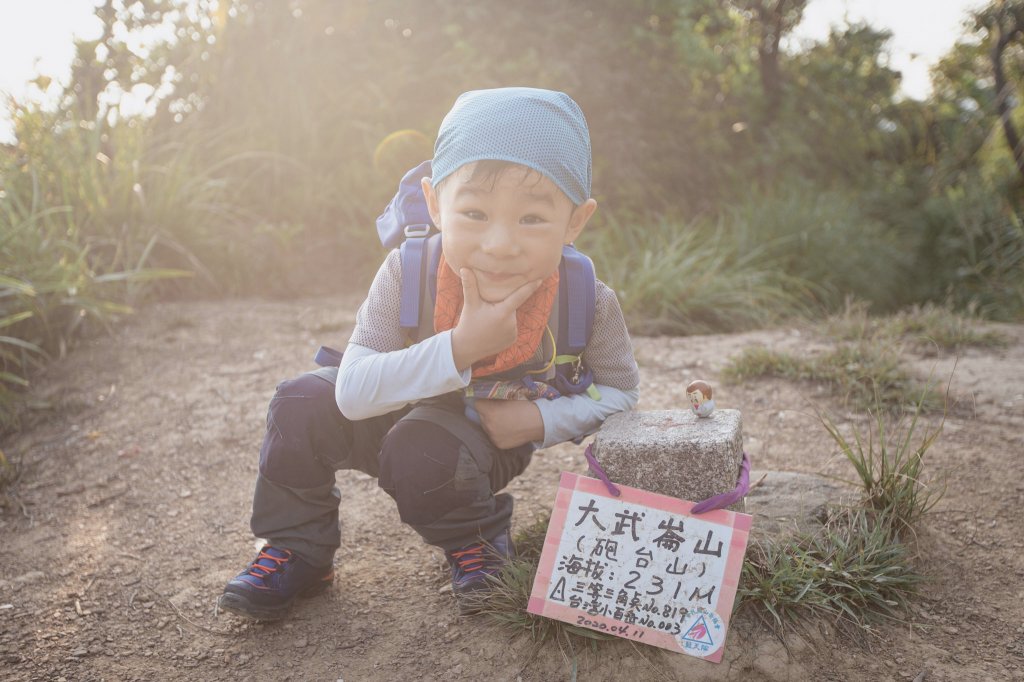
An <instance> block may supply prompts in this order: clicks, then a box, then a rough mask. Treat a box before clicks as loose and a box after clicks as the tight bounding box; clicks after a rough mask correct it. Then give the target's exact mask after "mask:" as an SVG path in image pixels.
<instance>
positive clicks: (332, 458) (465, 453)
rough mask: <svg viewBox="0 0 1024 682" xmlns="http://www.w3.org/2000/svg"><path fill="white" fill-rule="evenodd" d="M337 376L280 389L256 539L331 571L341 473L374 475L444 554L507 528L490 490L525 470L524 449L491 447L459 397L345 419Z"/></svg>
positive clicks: (256, 510)
mask: <svg viewBox="0 0 1024 682" xmlns="http://www.w3.org/2000/svg"><path fill="white" fill-rule="evenodd" d="M336 378H337V368H324V369H321V370H318V371H317V372H311V373H308V374H303V375H301V376H299V377H297V378H295V379H291V380H288V381H284V382H282V383H281V384H279V385H278V387H277V391H276V393H275V395H274V397H273V399H272V400H271V401H270V408H269V410H268V412H267V432H266V435H265V436H264V439H263V446H262V448H261V449H260V471H259V476H258V477H257V480H256V492H255V495H254V498H253V509H252V522H251V526H252V532H253V534H254V535H256V537H261V538H266V539H267V540H268V541H269V542H270V543H271V544H273V545H274V546H277V547H282V548H285V549H290V550H292V551H294V552H296V553H297V554H299V555H300V556H302V557H303V558H304V559H305V560H306V561H308V562H309V563H311V564H313V565H316V566H326V565H329V564H330V563H331V562H332V560H333V557H334V552H335V550H337V549H338V547H339V545H340V540H341V534H340V528H339V525H338V505H339V503H340V501H341V494H340V492H339V490H338V488H337V487H336V486H335V471H337V470H339V469H356V470H359V471H363V472H365V473H367V474H370V475H372V476H376V477H377V481H378V485H379V486H380V487H381V488H382V489H383V490H384V491H385V492H387V493H388V494H389V495H390V496H391V497H393V498H394V500H395V502H396V503H397V504H398V513H399V516H400V517H401V519H402V521H404V522H405V523H407V524H409V525H410V526H412V527H413V528H414V529H415V530H416V531H417V532H419V534H420V535H421V536H422V537H423V539H424V540H425V541H426V542H428V543H430V544H432V545H437V546H438V547H441V548H443V549H457V548H459V547H464V546H465V545H468V544H470V543H473V542H477V541H479V540H481V539H484V540H489V539H491V538H494V537H495V536H497V535H498V534H499V533H501V532H502V531H504V530H506V529H507V528H508V527H509V523H510V521H511V517H512V496H511V495H509V494H507V493H503V494H496V493H497V492H498V491H499V490H501V489H502V488H504V487H505V486H506V485H507V484H508V483H509V481H511V480H512V479H513V478H514V477H515V476H518V475H519V474H520V473H522V472H523V470H524V469H526V467H527V465H528V464H529V463H530V458H531V455H532V452H533V447H532V446H531V445H529V444H527V445H524V446H521V447H518V448H514V449H511V450H499V449H498V448H496V447H495V446H494V444H493V443H491V441H490V439H488V438H487V436H486V434H485V433H484V432H483V430H482V429H481V428H480V427H479V426H478V425H476V424H474V423H473V422H472V421H470V420H469V419H467V418H466V417H465V415H464V414H463V407H462V399H461V397H460V396H458V395H451V396H446V397H443V398H441V399H438V400H436V401H431V402H430V404H419V405H417V406H416V407H413V408H405V409H402V410H399V411H397V412H392V413H389V414H386V415H381V416H379V417H373V418H371V419H364V420H359V421H351V420H349V419H347V418H345V416H344V415H342V414H341V411H340V410H338V406H337V403H336V402H335V399H334V382H335V380H336Z"/></svg>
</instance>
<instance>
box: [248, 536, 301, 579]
mask: <svg viewBox="0 0 1024 682" xmlns="http://www.w3.org/2000/svg"><path fill="white" fill-rule="evenodd" d="M272 552H273V553H272ZM291 558H292V553H291V550H287V549H277V548H276V547H271V546H270V545H264V546H263V549H261V550H260V554H259V556H258V557H256V558H255V559H254V560H253V562H252V565H250V566H249V575H251V576H254V577H256V578H260V579H261V580H262V579H265V578H267V577H269V576H271V575H273V574H274V573H276V572H278V571H280V570H281V567H282V566H284V565H285V564H286V563H288V561H289V560H290V559H291Z"/></svg>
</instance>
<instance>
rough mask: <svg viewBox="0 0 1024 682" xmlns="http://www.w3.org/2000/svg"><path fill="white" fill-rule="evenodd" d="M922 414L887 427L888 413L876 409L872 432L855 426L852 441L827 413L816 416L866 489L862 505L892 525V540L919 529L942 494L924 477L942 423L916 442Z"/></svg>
mask: <svg viewBox="0 0 1024 682" xmlns="http://www.w3.org/2000/svg"><path fill="white" fill-rule="evenodd" d="M920 412H921V405H920V404H918V405H917V409H916V410H914V411H913V412H912V413H911V414H910V415H901V416H900V417H898V418H897V420H896V421H895V422H894V423H893V424H889V423H888V417H887V415H886V414H885V412H884V411H883V410H882V409H876V410H874V411H873V413H872V415H871V416H872V417H873V423H872V425H871V429H870V430H869V431H868V433H867V434H866V435H865V434H862V433H861V432H860V430H859V429H856V428H854V430H853V434H852V436H850V437H847V436H845V435H844V434H843V433H842V432H841V430H840V428H839V427H838V426H837V425H836V423H835V422H834V421H833V420H832V419H831V418H830V417H829V416H828V415H826V414H823V413H821V414H819V415H818V418H819V420H820V421H821V423H822V426H824V427H825V430H826V431H828V434H829V436H831V437H832V439H833V440H834V441H835V443H836V445H838V446H839V451H840V452H841V453H842V454H843V456H844V457H845V458H846V460H847V461H848V462H849V463H850V464H851V465H852V466H853V470H854V472H855V473H856V475H857V483H859V484H860V488H861V489H862V490H863V495H864V498H863V501H862V506H863V507H864V508H865V509H867V510H870V511H871V512H873V513H875V514H878V515H879V516H880V518H881V519H883V520H884V521H885V523H886V524H888V528H889V530H890V536H891V537H892V538H893V539H900V538H901V537H903V536H904V534H905V533H906V532H907V531H910V530H912V529H913V528H914V527H915V526H917V525H918V524H919V523H920V521H921V519H922V518H923V517H924V515H925V514H926V513H927V512H928V511H929V510H931V509H932V507H934V506H935V505H936V503H938V501H939V499H941V497H942V495H943V492H944V489H943V488H941V487H931V486H929V485H928V484H927V483H926V481H925V480H924V479H923V472H924V461H925V455H926V454H927V452H928V450H929V449H930V448H931V446H932V445H934V444H935V441H936V440H938V437H939V435H940V434H941V433H942V424H941V423H940V424H939V425H938V426H936V427H935V428H934V429H927V428H926V429H925V431H924V432H923V433H921V434H920V438H919V439H918V441H917V442H916V443H915V442H914V438H915V434H916V433H918V431H919V427H920V421H919V420H920Z"/></svg>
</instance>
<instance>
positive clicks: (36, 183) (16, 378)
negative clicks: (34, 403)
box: [0, 112, 190, 428]
mask: <svg viewBox="0 0 1024 682" xmlns="http://www.w3.org/2000/svg"><path fill="white" fill-rule="evenodd" d="M19 131H20V133H21V134H22V135H23V136H24V138H23V139H26V140H27V142H26V143H24V146H23V148H22V151H23V152H24V153H23V154H22V155H21V156H11V157H8V158H5V159H0V163H2V165H0V179H2V181H0V259H2V262H3V264H4V270H3V272H4V274H3V275H2V276H0V333H2V334H3V335H2V336H0V428H7V427H10V426H12V425H13V423H14V420H15V409H14V406H15V405H16V402H17V400H16V399H17V396H18V391H19V389H21V388H23V387H24V386H26V385H27V379H26V377H27V375H28V372H29V371H30V370H31V369H32V368H33V367H35V366H37V365H38V364H39V363H40V362H42V361H44V360H45V359H46V358H49V357H59V356H62V355H63V354H64V353H65V352H66V351H67V349H68V347H69V346H70V345H71V343H72V342H73V340H74V339H75V338H76V337H78V336H80V335H81V334H82V333H83V332H88V331H90V330H92V329H94V328H96V327H97V326H100V327H102V326H104V325H107V324H109V323H110V322H111V321H113V320H115V319H117V318H118V317H119V316H122V315H125V314H127V313H129V312H131V310H132V306H133V305H135V304H137V303H138V302H139V301H140V300H141V297H142V292H143V289H144V287H146V286H147V285H148V284H150V283H152V282H154V281H156V280H165V279H168V278H175V277H182V276H185V275H188V274H190V273H189V272H187V271H184V270H175V269H170V268H152V267H147V266H148V261H149V259H150V257H151V255H152V253H153V251H154V250H155V249H156V248H157V247H158V246H159V244H160V235H159V233H158V231H157V230H156V228H155V226H154V224H153V222H152V220H153V212H152V211H153V209H152V207H150V208H148V209H147V208H145V207H144V206H143V204H144V201H143V195H142V190H141V187H142V184H141V183H143V182H146V178H145V177H144V173H143V172H142V171H141V170H140V164H139V163H138V161H137V160H136V161H135V162H134V163H132V162H129V161H127V160H121V161H117V162H115V160H114V159H112V158H111V157H109V156H108V155H107V154H105V153H104V152H103V151H102V148H101V147H102V146H103V145H104V144H105V143H106V142H107V141H109V140H110V139H111V138H110V137H107V138H106V140H104V139H103V137H102V136H101V135H99V134H97V133H96V132H95V130H93V129H91V128H90V127H89V126H75V127H69V128H66V129H64V130H63V131H61V132H60V133H59V134H56V135H54V134H53V132H52V131H53V123H52V122H50V121H47V120H46V117H45V116H44V115H43V114H41V113H38V112H36V113H34V114H29V113H28V112H23V115H22V116H21V118H20V119H19ZM121 134H123V137H122V135H121ZM116 139H117V140H119V141H123V142H124V144H125V147H127V148H129V150H130V147H131V145H132V144H133V143H134V142H135V141H136V133H135V130H133V129H131V128H127V127H125V128H123V129H120V130H119V135H118V136H117V137H116ZM28 141H31V144H29V143H28ZM105 148H106V149H107V151H110V147H109V146H107V147H105ZM129 153H130V152H129ZM129 158H130V156H129ZM181 170H184V169H183V168H182V169H181ZM157 177H159V178H161V179H163V178H164V177H165V176H164V175H159V174H158V175H157ZM155 189H156V191H155V192H154V194H155V197H156V198H157V199H158V200H160V199H164V200H166V201H167V202H168V203H167V204H166V208H165V210H168V211H171V210H181V207H180V206H172V205H171V204H170V203H169V202H173V201H174V199H175V197H176V196H177V195H170V196H167V194H168V193H169V190H170V188H169V187H168V186H167V185H166V184H162V185H159V186H158V187H156V188H155Z"/></svg>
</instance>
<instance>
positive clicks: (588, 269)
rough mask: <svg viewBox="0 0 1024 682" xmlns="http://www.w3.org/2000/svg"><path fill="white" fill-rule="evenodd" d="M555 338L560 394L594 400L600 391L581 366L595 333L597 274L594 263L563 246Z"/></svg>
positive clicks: (571, 248) (556, 383) (568, 246)
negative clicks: (581, 395) (583, 354)
mask: <svg viewBox="0 0 1024 682" xmlns="http://www.w3.org/2000/svg"><path fill="white" fill-rule="evenodd" d="M558 267H559V273H558V305H559V313H558V340H557V343H556V346H555V347H556V349H557V350H556V354H555V373H556V377H555V386H556V387H557V388H558V389H559V390H560V391H561V392H562V393H563V394H565V393H569V394H576V393H583V392H586V394H587V395H589V396H590V397H591V398H593V399H594V400H600V399H601V394H600V392H598V390H597V389H596V388H595V387H594V377H593V374H592V373H591V372H590V370H588V369H587V368H586V367H584V365H583V358H582V357H581V356H582V353H583V350H584V349H585V348H586V347H587V343H589V342H590V337H591V335H592V334H593V332H594V314H595V310H596V308H597V275H595V274H594V263H593V262H592V261H591V260H590V258H588V257H587V256H586V255H584V254H583V253H581V252H579V251H577V250H576V247H574V246H571V245H567V246H563V247H562V262H561V264H560V265H559V266H558Z"/></svg>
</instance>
